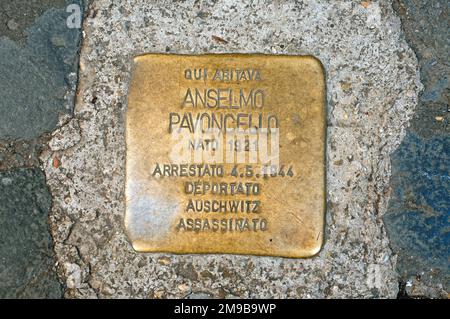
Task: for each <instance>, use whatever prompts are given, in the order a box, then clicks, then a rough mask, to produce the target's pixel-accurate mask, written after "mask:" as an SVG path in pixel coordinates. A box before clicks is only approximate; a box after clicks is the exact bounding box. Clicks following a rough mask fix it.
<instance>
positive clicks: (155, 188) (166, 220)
mask: <svg viewBox="0 0 450 319" xmlns="http://www.w3.org/2000/svg"><path fill="white" fill-rule="evenodd" d="M325 99H326V98H325V78H324V71H323V68H322V65H321V63H320V62H319V61H318V60H317V59H315V58H313V57H308V56H304V57H302V56H270V55H245V54H217V55H216V54H215V55H196V56H188V55H165V54H148V55H142V56H138V57H136V58H135V59H134V70H133V77H132V80H131V84H130V89H129V96H128V111H127V116H126V145H127V157H126V207H127V208H126V217H125V225H126V229H127V233H128V236H129V238H130V240H131V242H132V245H133V247H134V249H135V250H137V251H140V252H172V253H183V254H184V253H227V254H250V255H265V256H283V257H294V258H297V257H309V256H312V255H315V254H316V253H317V252H318V251H319V250H320V248H321V246H322V241H323V228H324V213H325V137H326V107H325Z"/></svg>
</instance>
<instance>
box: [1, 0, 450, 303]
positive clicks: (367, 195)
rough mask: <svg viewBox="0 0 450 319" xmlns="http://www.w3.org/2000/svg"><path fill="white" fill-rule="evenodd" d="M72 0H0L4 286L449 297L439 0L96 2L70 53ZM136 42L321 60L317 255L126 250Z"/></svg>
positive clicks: (103, 293) (9, 290) (179, 293)
mask: <svg viewBox="0 0 450 319" xmlns="http://www.w3.org/2000/svg"><path fill="white" fill-rule="evenodd" d="M74 2H75V3H76V1H62V0H54V1H40V2H39V4H36V3H34V2H33V4H29V5H28V1H14V2H11V3H10V2H2V4H0V16H1V17H2V19H1V21H2V25H1V26H0V36H1V37H0V52H1V53H2V54H1V59H0V71H1V72H0V96H1V99H0V224H1V225H2V226H3V227H2V229H4V231H2V233H1V234H0V237H1V238H2V245H0V255H1V256H2V258H1V260H0V267H1V268H0V282H1V283H2V284H1V285H0V297H19V298H25V297H40V298H59V297H61V296H65V297H67V298H86V297H99V298H111V297H145V298H164V297H188V298H195V297H242V298H245V297H262V298H270V297H276V298H278V297H291V298H311V297H328V298H333V297H366V298H377V297H389V298H395V297H396V296H399V297H407V296H413V297H414V296H425V297H438V298H446V297H447V291H448V289H449V281H448V275H449V269H448V257H449V256H448V251H449V249H448V248H449V237H448V211H449V202H450V200H449V195H448V189H449V175H448V172H449V168H448V165H449V164H448V163H449V161H448V160H446V159H448V153H449V144H448V143H449V137H448V111H449V110H448V91H449V90H448V74H449V70H448V52H449V50H448V38H449V37H448V28H447V26H448V19H449V18H448V6H449V5H448V3H447V2H446V1H443V0H439V1H433V2H431V4H430V2H429V1H424V0H422V1H418V0H396V1H394V3H393V6H391V3H390V1H297V2H295V3H294V1H286V2H285V3H275V4H274V3H272V1H253V2H247V1H215V2H209V1H201V2H200V1H181V2H176V3H175V2H173V3H172V2H171V1H154V2H153V3H152V5H149V4H148V2H145V1H108V0H98V1H92V3H91V4H90V5H89V6H87V10H86V16H85V21H84V26H83V34H84V37H83V40H82V41H83V46H82V49H81V51H80V48H81V31H82V30H81V29H69V28H67V27H66V24H65V19H66V18H67V17H68V15H69V13H67V12H66V10H65V8H66V5H68V4H71V3H74ZM13 3H14V4H13ZM261 8H267V10H261ZM417 30H418V31H417ZM218 39H220V41H219V40H218ZM146 52H167V53H195V54H200V53H207V52H215V53H217V52H244V53H245V52H259V53H273V54H313V55H315V56H317V57H318V58H319V59H321V61H322V62H323V64H324V66H325V69H326V76H327V85H328V106H329V109H328V113H329V115H328V135H329V140H328V151H327V152H328V212H327V233H326V244H325V246H324V249H323V250H322V252H321V253H320V254H319V256H317V257H314V258H312V259H308V260H293V259H283V258H268V257H251V256H230V255H222V256H221V255H205V256H197V255H185V256H177V255H169V254H136V253H135V252H133V251H132V249H131V246H130V245H129V243H128V241H127V239H126V237H125V235H124V233H123V213H124V204H123V187H124V185H123V176H124V174H123V173H124V171H123V163H124V139H123V117H124V111H125V109H126V92H127V84H128V79H129V76H130V61H131V57H132V56H133V55H136V54H141V53H146ZM80 54H81V56H80V57H79V55H80ZM416 57H417V59H416ZM78 59H80V63H78ZM78 65H80V70H79V71H78ZM419 67H420V74H419ZM78 72H79V77H78ZM422 83H423V92H422V93H420V91H421V89H422ZM75 89H77V94H76V91H75ZM11 110H14V111H13V112H12V111H11ZM391 167H392V169H391ZM49 228H50V233H49V232H48V230H49ZM386 230H387V231H386ZM50 234H51V236H52V237H53V240H54V242H53V244H52V242H51V238H52V237H50Z"/></svg>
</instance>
